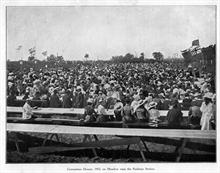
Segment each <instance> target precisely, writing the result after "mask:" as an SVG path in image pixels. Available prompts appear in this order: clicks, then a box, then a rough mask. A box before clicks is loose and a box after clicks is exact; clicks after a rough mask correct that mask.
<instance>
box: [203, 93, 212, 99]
mask: <svg viewBox="0 0 220 173" xmlns="http://www.w3.org/2000/svg"><path fill="white" fill-rule="evenodd" d="M212 97H213V94H212V93H211V92H207V93H205V95H204V98H209V99H212Z"/></svg>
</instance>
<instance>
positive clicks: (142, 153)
mask: <svg viewBox="0 0 220 173" xmlns="http://www.w3.org/2000/svg"><path fill="white" fill-rule="evenodd" d="M140 141H141V140H140ZM140 141H139V142H138V143H137V146H138V148H139V151H140V153H141V157H142V159H143V161H144V162H146V161H147V160H146V157H145V155H144V152H143V150H142V146H141V143H140Z"/></svg>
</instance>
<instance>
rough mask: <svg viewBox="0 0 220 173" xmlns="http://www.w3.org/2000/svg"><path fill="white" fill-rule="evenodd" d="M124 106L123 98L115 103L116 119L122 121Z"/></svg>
mask: <svg viewBox="0 0 220 173" xmlns="http://www.w3.org/2000/svg"><path fill="white" fill-rule="evenodd" d="M122 108H123V103H122V102H121V100H117V101H116V103H115V105H114V114H115V120H116V121H121V120H122V117H121V110H122Z"/></svg>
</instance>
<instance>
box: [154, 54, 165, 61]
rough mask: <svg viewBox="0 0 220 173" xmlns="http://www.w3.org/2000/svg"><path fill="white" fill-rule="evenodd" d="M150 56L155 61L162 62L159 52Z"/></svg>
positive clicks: (161, 55)
mask: <svg viewBox="0 0 220 173" xmlns="http://www.w3.org/2000/svg"><path fill="white" fill-rule="evenodd" d="M152 55H153V57H154V59H155V60H156V61H162V60H163V58H164V56H163V54H162V53H161V52H153V53H152Z"/></svg>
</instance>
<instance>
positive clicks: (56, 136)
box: [42, 133, 60, 146]
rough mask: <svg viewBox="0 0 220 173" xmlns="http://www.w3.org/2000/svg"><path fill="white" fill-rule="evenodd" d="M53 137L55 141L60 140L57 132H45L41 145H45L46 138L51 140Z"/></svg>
mask: <svg viewBox="0 0 220 173" xmlns="http://www.w3.org/2000/svg"><path fill="white" fill-rule="evenodd" d="M53 137H55V138H56V140H57V142H60V140H59V137H58V134H51V133H49V134H47V136H46V137H45V139H44V141H43V143H42V146H45V144H46V142H47V140H52V139H53Z"/></svg>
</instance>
